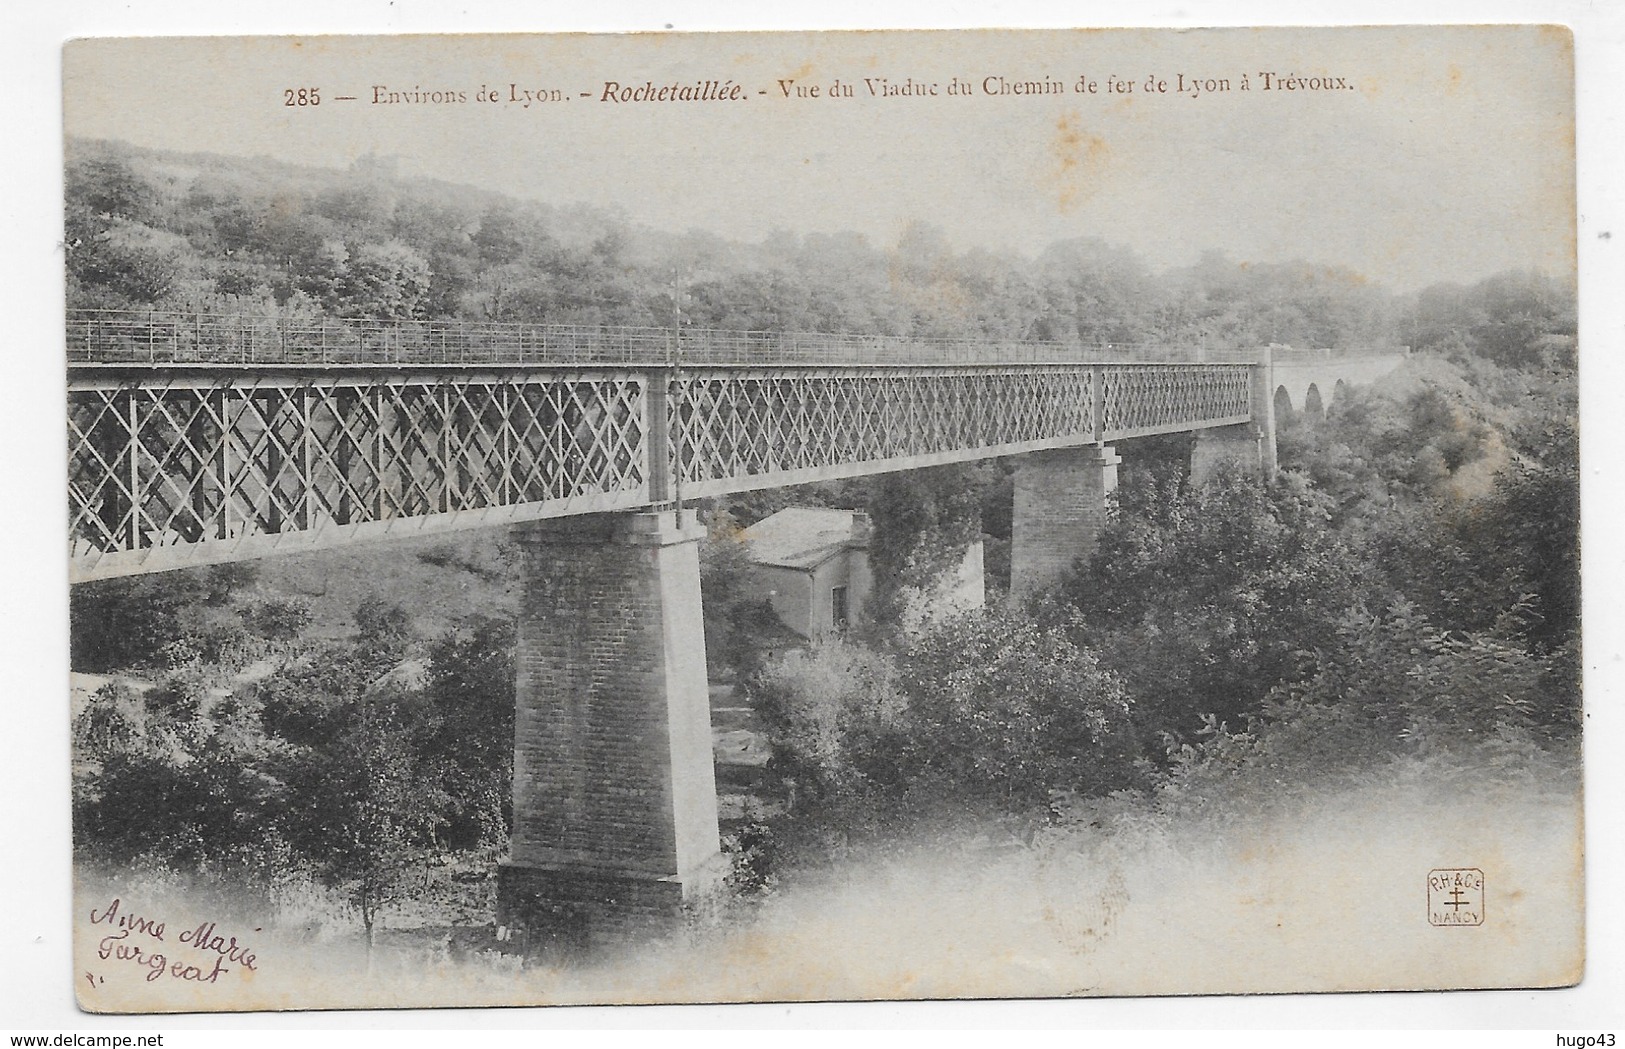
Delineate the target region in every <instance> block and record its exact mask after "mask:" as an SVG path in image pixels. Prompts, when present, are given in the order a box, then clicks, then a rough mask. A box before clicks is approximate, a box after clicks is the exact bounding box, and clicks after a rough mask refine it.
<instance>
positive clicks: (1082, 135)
mask: <svg viewBox="0 0 1625 1049" xmlns="http://www.w3.org/2000/svg"><path fill="white" fill-rule="evenodd" d="M1050 151H1051V152H1052V153H1053V155H1054V157H1055V166H1054V168H1052V169H1051V176H1050V177H1051V180H1052V181H1053V182H1055V184H1056V207H1057V208H1058V209H1059V210H1060V212H1061V213H1062V214H1063V215H1064V214H1069V213H1070V212H1072V211H1073V210H1074V209H1075V208H1077V206H1078V205H1079V204H1080V203H1082V202H1083V201H1084V200H1086V199H1088V198H1089V197H1090V196H1091V195H1092V194H1093V188H1094V185H1093V184H1094V183H1095V182H1097V181H1099V179H1100V175H1101V173H1102V171H1103V170H1104V168H1105V166H1106V164H1107V162H1108V160H1110V158H1111V147H1110V146H1108V145H1107V144H1106V140H1105V139H1104V138H1101V137H1100V136H1099V135H1091V134H1089V133H1088V132H1086V131H1085V130H1083V128H1082V126H1081V124H1080V119H1079V116H1078V114H1077V113H1075V112H1074V113H1067V114H1064V115H1063V116H1062V117H1061V119H1059V120H1057V121H1056V122H1055V136H1054V138H1053V139H1052V140H1051V143H1050Z"/></svg>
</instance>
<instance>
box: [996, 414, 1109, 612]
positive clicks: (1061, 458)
mask: <svg viewBox="0 0 1625 1049" xmlns="http://www.w3.org/2000/svg"><path fill="white" fill-rule="evenodd" d="M1120 462H1122V460H1121V459H1120V458H1118V456H1117V455H1116V453H1115V452H1114V451H1113V450H1112V448H1111V447H1110V446H1107V445H1089V446H1085V447H1082V448H1062V449H1056V450H1054V451H1045V452H1034V453H1032V454H1030V455H1025V456H1022V458H1021V459H1020V460H1019V462H1018V465H1017V466H1016V475H1015V505H1014V508H1013V509H1014V515H1013V518H1012V522H1011V535H1010V540H1011V541H1010V597H1011V599H1012V600H1020V599H1021V598H1023V597H1026V596H1027V595H1028V594H1031V593H1032V592H1033V591H1035V590H1038V589H1040V588H1042V587H1044V586H1048V585H1049V584H1051V583H1054V582H1056V581H1057V580H1058V579H1060V577H1061V576H1062V575H1063V574H1064V573H1065V572H1066V571H1067V570H1068V569H1070V568H1071V567H1072V564H1073V562H1074V561H1076V560H1077V559H1078V558H1080V557H1086V556H1088V555H1089V554H1090V553H1092V552H1093V551H1094V548H1095V544H1096V543H1097V542H1098V541H1099V538H1100V530H1101V528H1102V527H1104V525H1105V523H1106V496H1107V495H1109V494H1110V493H1111V492H1112V491H1113V490H1114V489H1116V487H1117V465H1118V464H1119V463H1120Z"/></svg>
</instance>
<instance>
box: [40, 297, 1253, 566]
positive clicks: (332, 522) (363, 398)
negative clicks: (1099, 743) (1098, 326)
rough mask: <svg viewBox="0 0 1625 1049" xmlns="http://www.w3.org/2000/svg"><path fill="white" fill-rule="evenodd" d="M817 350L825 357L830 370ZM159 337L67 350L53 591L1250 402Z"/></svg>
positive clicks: (1176, 425) (1245, 418)
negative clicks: (253, 357) (272, 350)
mask: <svg viewBox="0 0 1625 1049" xmlns="http://www.w3.org/2000/svg"><path fill="white" fill-rule="evenodd" d="M178 330H183V329H181V328H179V326H178V325H173V324H172V325H171V327H170V331H171V332H172V333H173V332H174V331H178ZM71 331H72V328H71V326H70V336H71ZM598 331H599V334H598V335H597V336H596V338H597V339H598V343H599V344H602V343H604V342H606V341H609V337H608V336H606V335H605V334H603V333H604V332H611V333H612V332H613V331H614V329H601V330H598ZM149 335H150V333H149ZM684 335H685V338H689V337H691V333H687V332H685V333H684ZM798 338H801V339H804V340H806V339H812V338H815V337H813V336H800V337H798ZM829 338H830V340H831V345H830V348H829V352H828V353H827V354H826V356H827V357H832V358H839V357H841V356H843V355H845V356H852V354H851V353H850V349H851V347H850V346H849V345H847V344H844V343H843V342H842V341H841V339H842V337H836V336H831V337H829ZM171 340H172V344H171V345H169V346H167V347H166V348H165V352H164V353H162V354H159V353H156V352H154V353H152V354H151V355H150V356H149V357H148V359H138V360H126V361H122V362H115V361H112V360H111V359H110V358H111V357H112V356H114V355H113V354H112V353H110V352H109V351H108V349H107V347H106V346H105V345H104V346H102V347H101V349H100V350H99V351H98V352H97V353H96V354H94V355H91V354H87V353H83V352H80V353H77V354H76V352H75V351H76V350H82V349H83V347H82V346H77V345H76V344H75V342H74V340H73V339H72V338H71V337H70V347H69V348H70V365H69V375H68V479H69V541H70V552H71V561H72V572H73V578H74V579H75V580H88V579H94V578H100V577H106V576H115V575H124V574H130V573H135V572H150V571H160V570H164V569H170V568H178V567H183V566H186V565H194V564H206V563H211V562H219V561H228V560H237V559H242V558H248V557H256V556H262V555H265V554H271V553H278V552H291V551H296V550H308V549H315V548H320V547H327V546H332V545H335V544H338V543H342V542H348V541H354V540H362V539H370V538H384V537H386V536H388V537H401V536H408V535H415V534H423V533H428V532H434V531H441V530H449V529H456V528H467V527H478V526H488V525H502V524H509V523H515V522H520V521H527V520H537V519H542V518H550V517H562V516H568V515H575V514H584V513H594V512H601V511H611V510H634V509H639V508H647V507H650V506H658V505H663V504H667V503H669V502H671V501H672V500H674V499H677V498H694V497H701V496H711V495H720V494H724V493H728V492H738V491H746V490H750V489H755V488H764V487H771V486H778V485H786V484H798V483H803V482H807V481H817V480H828V479H833V478H839V477H851V476H857V475H860V474H866V473H876V472H883V471H888V470H901V469H913V468H917V467H921V466H929V465H936V464H941V463H951V462H960V461H965V460H970V459H979V458H986V457H992V456H1004V455H1013V454H1019V453H1023V452H1030V451H1037V450H1041V449H1047V448H1060V447H1068V446H1076V445H1083V444H1092V443H1099V442H1103V441H1111V440H1118V439H1123V438H1128V437H1136V436H1142V435H1147V434H1155V433H1166V432H1173V431H1182V430H1192V429H1200V428H1206V427H1213V426H1226V425H1234V424H1237V423H1245V422H1249V421H1255V419H1254V416H1255V411H1256V410H1257V409H1256V406H1257V405H1258V404H1259V403H1260V400H1259V397H1258V393H1259V391H1260V390H1261V389H1262V390H1266V391H1267V389H1268V379H1267V377H1266V376H1263V375H1259V374H1255V373H1257V372H1260V371H1261V370H1263V371H1267V369H1268V365H1267V364H1262V365H1260V364H1256V363H1254V362H1204V363H1192V362H1173V361H1170V362H1162V363H1152V362H1147V361H1132V362H1125V361H1097V362H1088V361H1069V362H1043V361H1037V360H1035V361H1032V362H1030V363H1008V362H1004V363H988V362H984V363H929V359H930V358H932V357H937V358H939V359H940V358H941V357H942V356H945V354H944V353H943V352H942V350H941V348H940V347H933V346H930V345H928V344H920V345H919V346H918V347H916V356H917V357H918V358H922V360H921V362H920V363H875V362H873V361H853V362H850V363H824V364H808V363H786V364H761V363H753V364H747V363H735V364H719V363H707V364H697V365H692V366H682V367H678V366H675V365H673V364H672V363H670V358H671V357H673V356H675V354H673V353H672V352H670V347H667V348H666V349H667V352H665V353H664V354H661V355H660V356H663V357H665V358H666V359H664V360H657V361H654V362H650V361H647V360H645V361H639V360H637V359H636V357H638V356H643V357H645V358H647V357H650V356H655V355H656V354H654V353H651V352H648V351H644V352H642V353H639V352H632V351H629V350H623V351H621V355H622V356H623V357H625V358H627V359H625V360H623V361H622V362H620V363H618V364H610V363H562V364H542V363H528V362H527V363H513V364H503V365H499V364H493V363H489V362H480V363H472V364H470V363H450V362H441V361H436V362H434V363H413V362H411V361H406V360H399V359H394V360H376V361H372V362H365V361H359V360H354V359H351V360H348V361H346V362H344V363H327V364H323V363H310V364H295V363H279V362H256V363H236V362H233V363H226V362H220V363H214V362H213V361H212V360H208V359H203V360H200V359H198V358H202V357H203V356H204V354H203V353H201V352H198V353H194V354H190V355H188V354H186V353H184V352H177V351H178V350H182V351H183V350H185V349H186V348H187V347H186V345H185V344H183V343H182V342H181V340H179V339H178V338H174V337H173V336H172V337H171ZM892 342H896V343H906V342H907V340H892ZM152 345H153V343H152V341H151V340H150V338H149V340H148V342H147V346H149V347H150V346H152ZM193 345H196V346H199V347H202V344H200V343H199V344H193ZM397 345H398V344H397ZM861 345H862V346H863V347H864V348H865V350H866V351H868V350H872V349H873V348H875V347H877V346H879V347H880V348H882V349H885V350H886V351H888V352H891V353H895V352H897V350H898V347H897V346H893V345H889V344H887V343H877V342H876V341H875V340H874V339H871V338H865V339H864V340H863V342H862V344H861ZM1033 345H1034V344H1016V347H1015V348H1013V347H1010V346H1004V345H1001V344H992V343H988V344H982V345H981V347H980V349H981V352H982V353H983V355H984V356H987V357H993V356H1005V357H1009V356H1020V355H1021V353H1022V352H1023V348H1024V349H1025V352H1027V353H1029V354H1030V355H1033V356H1038V354H1037V353H1035V352H1034V351H1033V350H1032V347H1033ZM1045 346H1046V347H1047V344H1045ZM953 347H954V350H955V355H963V354H964V353H965V352H966V350H967V348H972V347H973V344H969V343H954V344H953ZM202 348H206V347H202ZM843 351H847V352H844V353H843ZM1012 351H1014V352H1012ZM463 352H464V353H465V354H466V353H467V350H466V349H465V350H464V351H463ZM1097 352H1099V353H1101V355H1102V356H1104V353H1106V352H1110V351H1097ZM565 355H566V356H567V354H565ZM1049 355H1050V356H1054V354H1053V352H1051V353H1050V354H1049ZM91 356H94V357H95V358H96V359H95V360H90V359H88V358H90V357H91ZM127 356H131V357H141V356H145V355H143V354H140V353H138V352H132V353H128V354H127ZM187 356H191V357H192V358H193V359H190V360H188V359H174V358H177V357H181V358H184V357H187ZM290 356H294V357H298V356H301V355H299V354H290ZM303 356H304V357H305V358H306V359H308V357H309V354H308V353H307V354H303ZM396 356H397V357H398V356H399V351H398V349H397V350H396ZM684 356H685V357H687V356H689V351H688V348H687V347H685V348H684ZM693 356H696V357H704V356H706V355H705V354H703V353H698V352H696V353H694V354H693ZM712 356H713V357H714V356H715V355H712ZM160 358H162V359H160ZM1260 380H1262V381H1260ZM1265 400H1267V395H1266V397H1265Z"/></svg>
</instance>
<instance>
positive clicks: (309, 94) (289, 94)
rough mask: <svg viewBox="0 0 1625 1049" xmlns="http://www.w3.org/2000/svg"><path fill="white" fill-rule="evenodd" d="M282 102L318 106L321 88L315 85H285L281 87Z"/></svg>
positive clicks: (320, 98)
mask: <svg viewBox="0 0 1625 1049" xmlns="http://www.w3.org/2000/svg"><path fill="white" fill-rule="evenodd" d="M282 104H283V105H285V106H319V105H321V104H322V93H321V89H320V88H315V87H285V88H283V89H282Z"/></svg>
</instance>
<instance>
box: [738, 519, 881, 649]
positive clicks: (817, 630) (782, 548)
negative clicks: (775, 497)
mask: <svg viewBox="0 0 1625 1049" xmlns="http://www.w3.org/2000/svg"><path fill="white" fill-rule="evenodd" d="M870 531H871V526H870V522H869V515H868V514H866V513H863V512H861V511H858V510H832V509H826V508H823V507H789V508H787V509H784V510H780V511H779V512H778V513H776V514H773V515H772V516H771V517H764V518H763V519H762V520H760V521H758V522H756V523H755V524H753V525H751V526H750V527H749V528H747V529H745V530H744V531H743V532H741V533H740V536H739V538H740V539H742V540H744V541H745V542H746V544H747V545H746V547H745V550H746V557H747V559H748V560H749V561H750V562H751V566H752V567H751V572H750V575H749V579H750V582H749V584H748V585H749V588H750V593H751V596H752V597H755V598H759V599H764V600H766V601H767V602H768V604H769V605H771V606H772V608H773V611H774V612H775V613H777V614H778V617H779V619H780V620H781V621H783V623H784V625H785V626H787V627H789V628H790V629H791V630H793V631H795V632H796V633H797V634H800V635H801V636H802V637H805V638H808V639H812V638H818V637H823V636H825V635H826V634H829V633H831V632H835V631H839V630H841V629H843V628H844V627H845V626H846V625H847V624H848V623H852V622H855V621H856V620H857V618H858V617H859V616H860V615H862V614H863V609H864V606H865V605H867V604H868V601H869V594H870V592H871V591H872V590H873V589H874V576H873V574H872V573H871V572H870V569H869V536H870Z"/></svg>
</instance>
